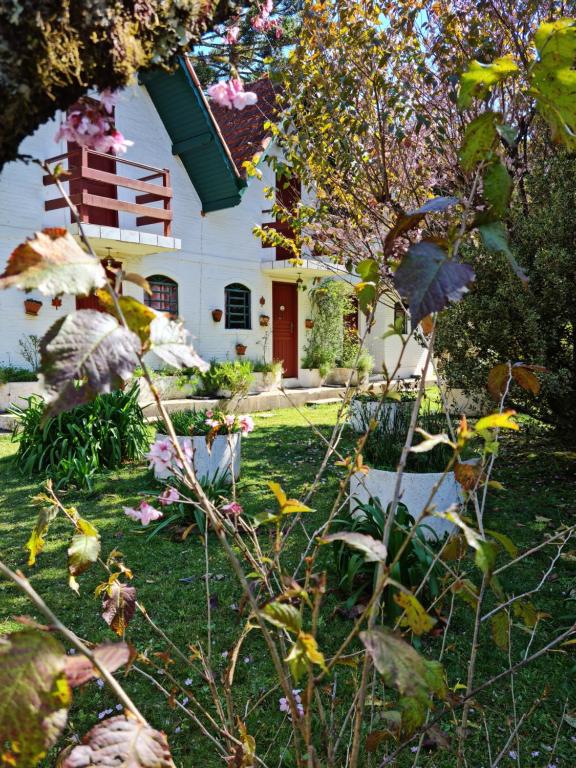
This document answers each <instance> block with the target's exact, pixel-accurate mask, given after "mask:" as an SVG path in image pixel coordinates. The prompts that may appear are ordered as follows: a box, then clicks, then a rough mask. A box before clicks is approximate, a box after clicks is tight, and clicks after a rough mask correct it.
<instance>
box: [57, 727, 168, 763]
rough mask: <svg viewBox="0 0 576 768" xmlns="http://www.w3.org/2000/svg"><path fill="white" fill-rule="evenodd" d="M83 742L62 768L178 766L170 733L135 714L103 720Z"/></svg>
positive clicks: (67, 756) (74, 749)
mask: <svg viewBox="0 0 576 768" xmlns="http://www.w3.org/2000/svg"><path fill="white" fill-rule="evenodd" d="M82 741H83V744H81V745H79V746H77V747H74V748H73V749H72V751H71V752H69V753H68V754H67V755H66V757H65V758H64V760H63V761H62V767H61V768H79V767H80V766H82V767H83V768H84V767H85V768H90V766H98V768H117V767H118V766H125V768H175V766H174V762H173V761H172V757H171V755H170V747H169V746H168V742H167V740H166V735H165V734H164V733H161V732H160V731H156V730H154V729H153V728H151V727H150V726H149V725H148V724H147V723H141V722H140V721H139V720H136V719H134V718H132V717H130V718H128V717H124V715H119V716H117V717H110V718H108V719H107V720H103V721H102V722H101V723H98V725H95V726H94V728H92V730H91V731H89V732H88V733H87V734H86V736H84V738H83V740H82Z"/></svg>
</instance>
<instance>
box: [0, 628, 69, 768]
mask: <svg viewBox="0 0 576 768" xmlns="http://www.w3.org/2000/svg"><path fill="white" fill-rule="evenodd" d="M65 660H66V654H65V652H64V649H63V648H62V646H61V644H60V643H59V642H58V641H57V640H56V638H54V637H52V635H49V634H46V633H43V632H37V631H35V630H29V629H25V630H23V631H21V632H15V633H13V634H10V635H6V636H5V637H3V638H0V690H1V691H2V696H0V747H1V746H3V744H4V743H5V742H10V743H11V744H12V753H13V754H14V759H15V765H16V766H22V768H28V766H34V765H36V764H37V763H38V762H39V761H40V760H41V759H42V758H44V757H45V756H46V752H47V751H48V749H50V747H52V746H53V744H54V743H55V742H56V741H57V739H58V737H59V736H60V734H61V733H62V730H63V729H64V726H65V725H66V718H67V713H68V707H69V706H70V702H71V699H72V694H71V691H70V687H69V685H68V682H67V680H66V676H65V673H64V666H65Z"/></svg>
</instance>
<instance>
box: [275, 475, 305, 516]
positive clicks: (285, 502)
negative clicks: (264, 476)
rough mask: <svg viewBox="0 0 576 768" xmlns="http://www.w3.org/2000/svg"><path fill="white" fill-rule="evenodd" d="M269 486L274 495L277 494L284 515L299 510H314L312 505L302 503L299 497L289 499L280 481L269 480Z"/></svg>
mask: <svg viewBox="0 0 576 768" xmlns="http://www.w3.org/2000/svg"><path fill="white" fill-rule="evenodd" d="M268 487H269V488H270V490H271V491H272V493H273V494H274V496H276V501H277V502H278V506H279V507H280V513H281V514H282V515H293V514H296V513H299V512H313V511H314V510H312V509H310V507H307V506H306V505H305V504H302V502H300V501H298V499H289V498H288V497H287V496H286V494H285V493H284V491H283V489H282V486H281V485H280V484H279V483H273V482H269V483H268Z"/></svg>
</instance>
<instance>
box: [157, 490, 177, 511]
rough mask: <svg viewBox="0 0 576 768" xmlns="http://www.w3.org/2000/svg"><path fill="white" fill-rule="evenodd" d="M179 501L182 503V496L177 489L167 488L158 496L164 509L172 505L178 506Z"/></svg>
mask: <svg viewBox="0 0 576 768" xmlns="http://www.w3.org/2000/svg"><path fill="white" fill-rule="evenodd" d="M178 501H180V494H179V493H178V491H177V490H176V488H172V487H169V488H166V490H165V491H163V492H162V493H161V494H160V496H158V502H159V503H160V504H162V506H163V507H167V506H169V505H170V504H176V503H177V502H178Z"/></svg>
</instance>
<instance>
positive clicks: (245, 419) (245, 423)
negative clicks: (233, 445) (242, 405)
mask: <svg viewBox="0 0 576 768" xmlns="http://www.w3.org/2000/svg"><path fill="white" fill-rule="evenodd" d="M240 429H241V431H242V434H243V435H247V434H248V433H249V432H252V431H253V430H254V419H253V418H252V416H240Z"/></svg>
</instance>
